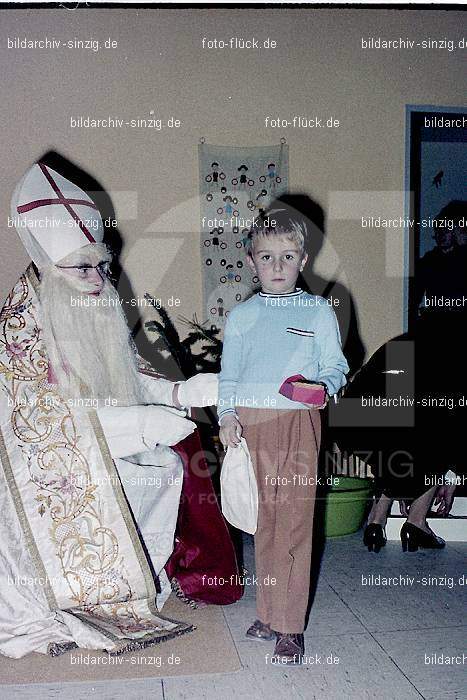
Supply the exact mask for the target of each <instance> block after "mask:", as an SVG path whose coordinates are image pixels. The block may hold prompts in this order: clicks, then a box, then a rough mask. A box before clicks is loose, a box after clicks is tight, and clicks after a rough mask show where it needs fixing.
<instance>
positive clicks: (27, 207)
mask: <svg viewBox="0 0 467 700" xmlns="http://www.w3.org/2000/svg"><path fill="white" fill-rule="evenodd" d="M37 165H38V166H39V168H40V169H41V170H42V172H43V174H44V176H45V178H46V180H47V182H48V183H49V184H50V186H51V187H52V189H53V190H54V192H55V193H56V194H57V198H56V199H35V200H33V201H32V202H28V204H21V205H20V206H18V207H17V211H18V214H23V213H24V212H27V211H31V210H32V209H37V208H38V207H47V206H49V205H50V204H61V205H62V206H64V207H65V208H66V210H67V211H68V213H69V214H70V216H71V217H72V218H73V219H74V221H75V222H76V223H77V224H78V226H79V227H80V229H81V231H82V232H83V233H84V235H85V236H86V238H87V239H88V241H89V242H90V243H95V242H96V239H95V238H94V236H93V235H92V233H91V232H90V231H89V229H88V228H87V227H86V226H85V224H84V222H83V221H82V220H81V219H80V217H79V215H78V214H77V213H76V211H75V210H74V209H73V208H72V206H71V205H72V204H74V205H80V206H85V207H90V208H91V209H96V210H97V206H96V205H95V204H94V202H92V201H91V200H88V199H68V198H67V197H65V196H64V194H63V193H62V191H61V190H60V188H59V186H58V185H57V183H56V182H55V180H54V179H53V177H52V175H51V173H50V172H49V170H48V168H47V166H46V165H44V163H38V164H37Z"/></svg>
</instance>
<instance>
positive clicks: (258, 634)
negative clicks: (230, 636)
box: [246, 620, 274, 642]
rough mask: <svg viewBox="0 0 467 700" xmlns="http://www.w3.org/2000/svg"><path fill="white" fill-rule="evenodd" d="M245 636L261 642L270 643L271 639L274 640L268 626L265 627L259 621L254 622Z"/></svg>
mask: <svg viewBox="0 0 467 700" xmlns="http://www.w3.org/2000/svg"><path fill="white" fill-rule="evenodd" d="M246 636H247V637H251V638H252V639H259V640H260V641H262V642H270V641H271V639H274V632H273V631H272V629H271V628H270V627H269V625H265V624H264V623H263V622H261V620H255V621H254V622H253V624H252V625H251V627H249V628H248V629H247V631H246Z"/></svg>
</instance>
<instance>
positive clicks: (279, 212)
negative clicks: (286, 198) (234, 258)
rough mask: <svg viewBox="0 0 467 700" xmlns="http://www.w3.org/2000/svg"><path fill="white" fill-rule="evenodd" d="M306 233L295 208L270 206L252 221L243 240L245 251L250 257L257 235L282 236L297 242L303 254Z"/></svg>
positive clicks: (303, 218)
mask: <svg viewBox="0 0 467 700" xmlns="http://www.w3.org/2000/svg"><path fill="white" fill-rule="evenodd" d="M280 204H282V202H280ZM306 235H307V226H306V220H305V217H304V216H303V215H301V214H299V212H297V211H296V210H295V209H289V208H286V207H284V206H282V207H280V208H271V209H268V210H267V211H265V212H262V213H261V214H260V215H259V216H258V217H257V218H256V219H255V220H254V221H253V224H252V225H251V228H250V231H249V232H248V237H247V239H246V241H245V252H246V254H247V255H249V256H250V257H251V256H252V254H253V248H254V242H255V241H256V240H257V239H258V237H259V236H284V237H285V238H287V239H288V240H289V241H293V242H294V243H297V244H298V247H299V249H300V252H301V253H302V255H303V253H304V251H305V237H306Z"/></svg>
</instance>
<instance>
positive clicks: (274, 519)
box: [236, 407, 321, 634]
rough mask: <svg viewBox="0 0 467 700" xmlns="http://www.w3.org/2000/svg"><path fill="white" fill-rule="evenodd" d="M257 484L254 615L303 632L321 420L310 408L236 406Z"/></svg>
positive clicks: (289, 630)
mask: <svg viewBox="0 0 467 700" xmlns="http://www.w3.org/2000/svg"><path fill="white" fill-rule="evenodd" d="M236 411H237V414H238V417H239V421H240V423H241V425H242V428H243V432H242V435H243V437H244V438H245V439H246V442H247V445H248V449H249V451H250V455H251V459H252V463H253V468H254V470H255V474H256V480H257V484H258V502H259V504H258V528H257V531H256V534H255V537H254V539H255V563H256V577H257V581H258V585H257V591H256V609H257V617H258V619H259V620H261V622H263V623H265V624H269V625H270V626H271V628H272V629H273V630H275V631H276V632H281V633H289V634H299V633H302V632H303V630H304V628H305V615H306V610H307V607H308V597H309V588H310V563H311V546H312V536H313V513H314V507H315V496H316V483H317V481H316V480H317V466H318V455H319V448H320V442H321V416H320V412H319V411H318V410H315V409H298V410H288V409H269V408H259V409H258V408H243V407H237V408H236Z"/></svg>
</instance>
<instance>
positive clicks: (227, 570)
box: [165, 431, 243, 605]
mask: <svg viewBox="0 0 467 700" xmlns="http://www.w3.org/2000/svg"><path fill="white" fill-rule="evenodd" d="M172 449H173V450H175V451H176V452H177V453H178V454H179V455H180V457H181V459H182V461H183V467H184V480H183V488H182V495H181V498H180V508H179V511H178V521H177V528H176V530H175V549H174V551H173V553H172V555H171V557H170V559H169V560H168V562H167V564H166V565H165V570H166V572H167V575H168V577H169V579H172V578H173V577H175V579H176V580H177V582H178V583H179V585H180V587H181V589H182V591H183V593H184V595H185V596H186V597H187V598H191V599H193V600H196V601H202V602H205V603H211V604H215V605H229V604H230V603H235V601H237V600H239V598H241V596H242V594H243V588H242V586H241V585H240V584H239V583H238V581H239V570H238V564H237V559H236V556H235V550H234V546H233V543H232V540H231V538H230V534H229V531H228V529H227V525H226V523H225V520H224V518H223V516H222V513H221V511H220V509H219V506H218V503H217V498H216V494H215V492H214V489H213V486H212V482H211V476H210V474H209V469H208V464H207V462H206V458H205V456H204V452H203V447H202V445H201V440H200V438H199V434H198V432H197V431H195V432H194V433H192V434H191V435H189V436H188V437H187V438H185V439H184V440H182V441H181V442H179V443H178V444H177V445H175V446H174V447H173V448H172ZM203 577H204V578H203ZM208 581H209V585H208Z"/></svg>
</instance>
